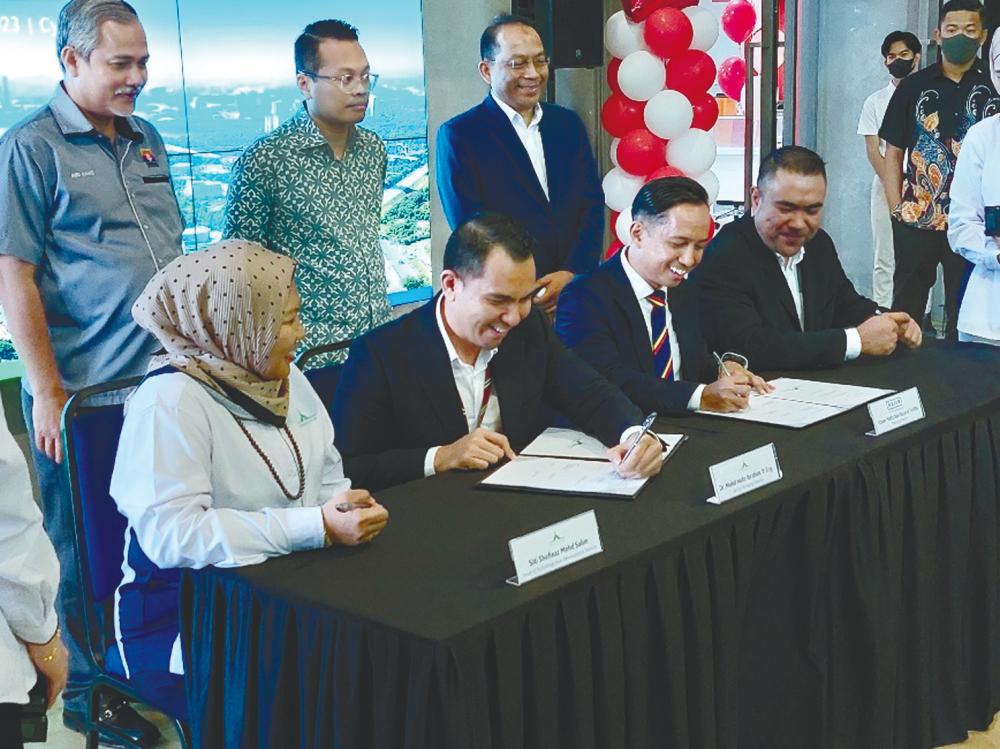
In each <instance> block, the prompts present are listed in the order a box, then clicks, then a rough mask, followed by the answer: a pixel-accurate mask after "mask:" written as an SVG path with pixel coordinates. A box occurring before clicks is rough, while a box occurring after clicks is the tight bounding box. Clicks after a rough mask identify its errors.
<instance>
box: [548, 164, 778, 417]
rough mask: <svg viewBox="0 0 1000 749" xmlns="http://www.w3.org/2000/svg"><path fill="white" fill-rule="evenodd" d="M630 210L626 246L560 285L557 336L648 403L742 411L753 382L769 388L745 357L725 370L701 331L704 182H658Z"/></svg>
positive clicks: (708, 223)
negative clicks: (694, 277)
mask: <svg viewBox="0 0 1000 749" xmlns="http://www.w3.org/2000/svg"><path fill="white" fill-rule="evenodd" d="M632 217H633V221H632V226H631V228H630V229H629V235H630V240H631V241H630V242H629V245H628V246H627V247H625V248H624V249H622V251H621V252H620V253H619V254H618V256H617V257H613V258H611V259H610V260H608V261H606V262H605V263H603V264H602V265H601V266H599V267H598V268H597V269H596V270H594V271H591V272H590V273H587V274H586V275H583V276H579V277H577V278H576V279H575V280H574V281H573V282H572V283H571V284H569V286H567V287H566V288H565V289H564V290H563V294H562V297H561V299H560V301H559V310H558V313H557V315H556V332H557V333H558V334H559V337H560V338H562V340H563V342H564V343H565V344H566V345H567V346H569V347H570V348H571V349H573V350H574V351H575V352H576V353H577V354H579V355H580V356H582V357H583V358H584V359H585V360H587V361H588V362H590V364H591V365H593V367H594V368H595V369H596V370H597V371H598V372H600V373H601V374H603V375H604V376H605V377H607V378H608V379H609V380H610V381H611V382H612V383H614V384H615V385H618V386H619V387H620V388H621V389H622V391H624V393H625V395H627V396H628V397H629V398H631V399H632V402H633V403H635V404H636V405H638V406H639V407H640V408H642V409H645V410H650V411H657V412H658V413H676V414H682V413H686V412H688V411H694V410H697V409H705V410H709V411H737V410H740V409H742V408H745V407H746V406H747V405H748V400H749V396H750V389H751V387H753V388H756V389H757V390H758V391H759V392H761V393H766V392H769V391H770V390H771V389H772V388H771V387H770V386H769V385H768V384H767V383H765V382H764V381H763V380H762V379H761V378H759V377H757V376H755V375H753V374H751V373H750V372H748V371H747V370H746V368H745V367H744V366H743V365H744V364H746V361H745V360H743V361H731V360H730V361H728V362H727V363H726V364H725V367H726V372H720V371H719V367H718V363H717V362H716V360H715V357H714V356H713V354H712V352H710V351H709V350H708V346H706V345H705V340H704V338H703V337H702V333H701V323H700V321H699V310H698V291H697V288H696V287H695V286H694V285H693V284H691V283H689V282H685V279H686V278H687V276H688V274H689V273H690V272H691V271H693V270H694V269H695V268H696V267H697V266H698V263H700V262H701V257H702V253H703V252H704V250H705V245H706V244H708V240H709V237H710V236H711V230H712V213H711V211H710V210H709V207H708V194H707V193H706V192H705V188H703V187H702V186H701V185H699V184H698V183H697V182H695V181H694V180H693V179H688V178H687V177H664V178H662V179H657V180H653V181H652V182H650V183H649V184H647V185H645V186H644V187H643V188H642V189H641V190H640V191H639V194H638V195H636V196H635V200H634V201H633V202H632ZM705 383H710V384H705Z"/></svg>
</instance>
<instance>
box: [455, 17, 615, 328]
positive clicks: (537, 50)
mask: <svg viewBox="0 0 1000 749" xmlns="http://www.w3.org/2000/svg"><path fill="white" fill-rule="evenodd" d="M479 49H480V55H481V57H482V59H481V61H480V63H479V74H480V75H481V76H482V77H483V80H484V81H486V83H487V84H489V87H490V93H489V95H487V97H486V98H485V99H484V100H483V101H482V103H480V104H477V105H476V106H474V107H473V108H472V109H469V110H468V111H465V112H463V113H462V114H460V115H458V116H457V117H454V118H452V119H451V120H449V121H448V122H446V123H444V124H443V125H442V126H441V128H440V130H438V137H437V184H438V191H439V193H440V195H441V202H442V204H443V205H444V212H445V215H446V216H447V217H448V223H449V224H451V227H452V228H453V229H454V228H455V227H457V226H458V225H460V224H462V223H463V222H465V221H466V220H467V219H468V218H469V217H470V216H472V215H473V214H475V213H478V212H480V211H496V212H498V213H504V214H506V215H508V216H510V217H511V218H513V219H514V220H515V221H517V222H518V223H519V224H520V225H521V226H523V227H524V228H525V229H526V230H527V231H528V233H529V234H531V235H532V236H533V237H534V238H535V242H536V252H535V264H536V269H537V271H538V275H539V278H538V283H539V286H541V287H542V289H544V293H543V291H542V289H540V290H539V294H540V296H539V297H538V298H536V299H535V303H536V304H538V305H540V306H541V307H542V308H543V309H545V310H546V311H547V312H549V313H550V314H552V313H554V312H555V306H556V301H557V299H558V297H559V293H560V292H561V291H562V288H563V287H564V286H565V285H566V284H567V283H569V281H570V280H571V279H572V278H573V275H574V274H576V273H583V272H584V271H588V270H591V269H592V268H594V267H595V266H596V265H597V263H598V261H599V259H600V255H601V239H602V235H603V232H604V193H603V190H602V189H601V180H600V177H599V175H598V173H597V164H596V163H595V161H594V154H593V151H592V150H591V146H590V141H589V140H588V139H587V133H586V131H585V130H584V127H583V123H582V122H581V121H580V118H579V117H578V116H577V115H576V113H574V112H572V111H570V110H569V109H566V108H564V107H560V106H557V105H555V104H542V103H540V99H541V96H542V94H543V93H544V92H545V84H546V82H547V81H548V78H549V60H548V57H547V56H546V54H545V48H544V47H543V46H542V40H541V38H540V37H539V36H538V32H537V31H535V29H534V27H532V26H531V24H530V23H529V22H528V21H526V20H524V19H522V18H518V17H516V16H499V17H498V18H496V19H494V21H493V22H492V23H491V24H490V25H489V26H488V27H487V28H486V30H485V31H484V32H483V35H482V38H481V39H480V41H479Z"/></svg>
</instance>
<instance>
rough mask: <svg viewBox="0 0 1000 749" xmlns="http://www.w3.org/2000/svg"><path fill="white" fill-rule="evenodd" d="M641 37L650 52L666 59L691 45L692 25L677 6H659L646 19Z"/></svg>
mask: <svg viewBox="0 0 1000 749" xmlns="http://www.w3.org/2000/svg"><path fill="white" fill-rule="evenodd" d="M642 38H643V39H644V40H645V42H646V46H647V47H649V51H650V52H652V53H653V54H654V55H657V56H658V57H662V58H663V59H664V60H666V59H669V58H671V57H673V56H674V55H679V54H680V53H681V52H683V51H684V50H686V49H687V48H688V47H690V46H691V40H692V39H693V38H694V26H692V25H691V19H689V18H688V17H687V16H686V15H684V12H683V11H680V10H677V8H660V9H659V10H654V11H653V13H652V14H651V15H650V16H649V18H647V19H646V25H645V26H644V27H643V29H642Z"/></svg>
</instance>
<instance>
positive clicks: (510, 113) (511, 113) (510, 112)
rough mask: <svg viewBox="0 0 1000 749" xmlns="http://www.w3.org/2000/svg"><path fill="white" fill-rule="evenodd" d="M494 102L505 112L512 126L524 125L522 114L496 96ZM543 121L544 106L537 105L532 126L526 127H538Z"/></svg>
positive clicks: (532, 117) (491, 93)
mask: <svg viewBox="0 0 1000 749" xmlns="http://www.w3.org/2000/svg"><path fill="white" fill-rule="evenodd" d="M490 96H493V92H492V91H491V92H490ZM493 101H495V102H496V103H497V106H498V107H500V109H502V110H503V113H504V114H505V115H507V119H508V120H510V122H511V124H512V125H517V124H518V123H520V124H521V125H524V118H523V117H522V116H521V113H520V112H517V111H515V110H514V108H513V107H512V106H510V105H509V104H508V103H507V102H505V101H500V99H498V98H497V97H495V96H493ZM541 121H542V105H541V103H538V104H535V113H534V114H533V115H532V116H531V124H530V125H525V127H527V128H529V129H530V128H533V127H538V123H539V122H541Z"/></svg>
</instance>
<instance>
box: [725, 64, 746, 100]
mask: <svg viewBox="0 0 1000 749" xmlns="http://www.w3.org/2000/svg"><path fill="white" fill-rule="evenodd" d="M746 82H747V64H746V62H744V60H743V58H742V57H727V58H726V59H725V60H723V61H722V64H721V65H719V88H721V89H722V92H723V93H724V94H725V95H726V96H728V97H729V98H730V99H735V100H736V101H739V100H740V95H741V94H742V93H743V87H744V86H745V85H746Z"/></svg>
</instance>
